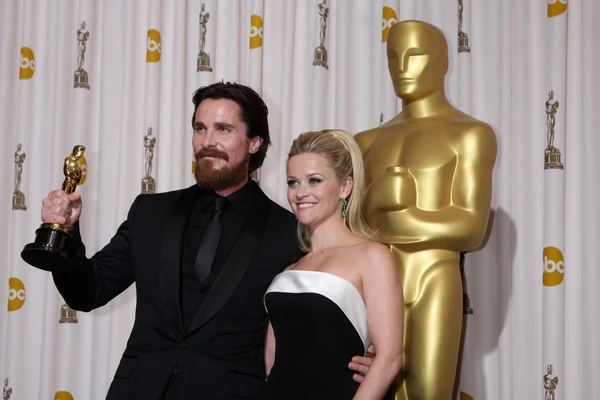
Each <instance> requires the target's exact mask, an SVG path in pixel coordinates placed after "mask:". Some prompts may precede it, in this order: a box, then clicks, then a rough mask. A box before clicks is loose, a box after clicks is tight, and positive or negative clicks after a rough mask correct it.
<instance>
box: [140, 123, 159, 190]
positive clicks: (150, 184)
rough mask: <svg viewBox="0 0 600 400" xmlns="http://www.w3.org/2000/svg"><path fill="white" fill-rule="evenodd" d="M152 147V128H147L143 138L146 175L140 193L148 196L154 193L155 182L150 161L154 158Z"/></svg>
mask: <svg viewBox="0 0 600 400" xmlns="http://www.w3.org/2000/svg"><path fill="white" fill-rule="evenodd" d="M154 146H156V138H155V137H154V136H152V128H148V130H147V133H146V136H144V148H145V150H144V160H145V168H144V169H145V171H146V174H145V175H144V177H143V178H142V193H143V194H150V193H155V192H156V181H155V180H154V178H153V177H152V159H153V158H154Z"/></svg>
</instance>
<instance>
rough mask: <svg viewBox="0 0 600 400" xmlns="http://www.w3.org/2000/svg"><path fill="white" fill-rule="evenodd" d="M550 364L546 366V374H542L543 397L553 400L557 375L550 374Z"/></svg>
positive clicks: (546, 399)
mask: <svg viewBox="0 0 600 400" xmlns="http://www.w3.org/2000/svg"><path fill="white" fill-rule="evenodd" d="M552 369H553V367H552V364H550V365H548V366H547V367H546V375H544V399H545V400H554V391H555V390H556V387H557V386H558V377H557V376H556V375H554V374H552Z"/></svg>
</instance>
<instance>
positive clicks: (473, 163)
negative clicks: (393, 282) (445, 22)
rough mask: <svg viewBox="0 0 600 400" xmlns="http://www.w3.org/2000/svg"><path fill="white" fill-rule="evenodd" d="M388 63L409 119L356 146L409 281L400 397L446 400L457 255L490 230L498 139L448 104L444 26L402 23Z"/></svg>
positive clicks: (373, 207)
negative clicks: (361, 154) (362, 158)
mask: <svg viewBox="0 0 600 400" xmlns="http://www.w3.org/2000/svg"><path fill="white" fill-rule="evenodd" d="M387 56H388V66H389V71H390V75H391V77H392V81H393V84H394V90H395V92H396V95H397V96H398V97H399V98H401V99H402V112H401V113H400V114H398V115H396V116H395V117H394V118H392V119H391V120H390V121H389V122H387V123H386V124H384V125H381V126H379V127H377V128H374V129H372V130H369V131H365V132H361V133H359V134H357V135H356V139H357V141H358V143H359V145H360V147H361V150H362V152H363V156H364V159H365V172H366V176H367V191H366V199H365V208H364V216H365V220H366V221H367V223H368V224H369V225H370V226H371V228H374V229H376V230H378V231H379V234H380V238H381V240H382V242H384V243H386V244H388V245H389V246H390V249H391V251H392V253H393V255H394V257H395V259H396V262H397V264H398V268H399V269H400V274H401V277H402V282H403V289H404V298H405V332H404V367H403V370H402V372H401V374H400V375H399V376H398V379H397V380H396V383H395V387H394V393H395V399H397V400H399V399H427V400H434V399H435V400H446V399H450V398H451V397H452V390H453V385H454V379H455V373H456V366H457V358H458V350H459V344H460V336H461V324H462V311H463V307H462V298H463V293H462V283H461V275H460V270H459V256H460V252H462V251H467V250H472V249H474V248H476V247H477V246H478V245H479V244H480V243H481V241H482V239H483V237H484V234H485V231H486V227H487V223H488V218H489V213H490V202H491V193H492V169H493V167H494V163H495V161H496V137H495V135H494V132H493V130H492V129H491V127H490V126H489V125H487V124H485V123H483V122H481V121H477V120H475V119H473V118H472V117H470V116H468V115H466V114H464V113H462V112H460V111H459V110H457V109H456V108H454V107H453V106H452V105H450V103H449V102H448V100H447V99H446V96H445V93H444V77H445V75H446V72H447V70H448V46H447V43H446V39H445V38H444V34H443V33H442V32H441V31H440V30H439V29H437V28H436V27H434V26H432V25H430V24H427V23H424V22H420V21H403V22H399V23H397V24H396V25H394V26H393V27H392V28H391V29H390V31H389V36H388V41H387ZM375 350H377V349H375Z"/></svg>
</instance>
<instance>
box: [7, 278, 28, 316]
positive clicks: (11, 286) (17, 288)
mask: <svg viewBox="0 0 600 400" xmlns="http://www.w3.org/2000/svg"><path fill="white" fill-rule="evenodd" d="M25 295H26V293H25V285H24V284H23V282H22V281H21V280H20V279H18V278H8V311H17V310H18V309H19V308H21V307H23V304H25Z"/></svg>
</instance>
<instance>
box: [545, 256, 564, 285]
mask: <svg viewBox="0 0 600 400" xmlns="http://www.w3.org/2000/svg"><path fill="white" fill-rule="evenodd" d="M564 276H565V260H564V258H563V254H562V252H561V251H560V250H559V249H557V248H556V247H551V246H548V247H545V248H544V286H558V285H560V284H561V283H562V281H563V278H564Z"/></svg>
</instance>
